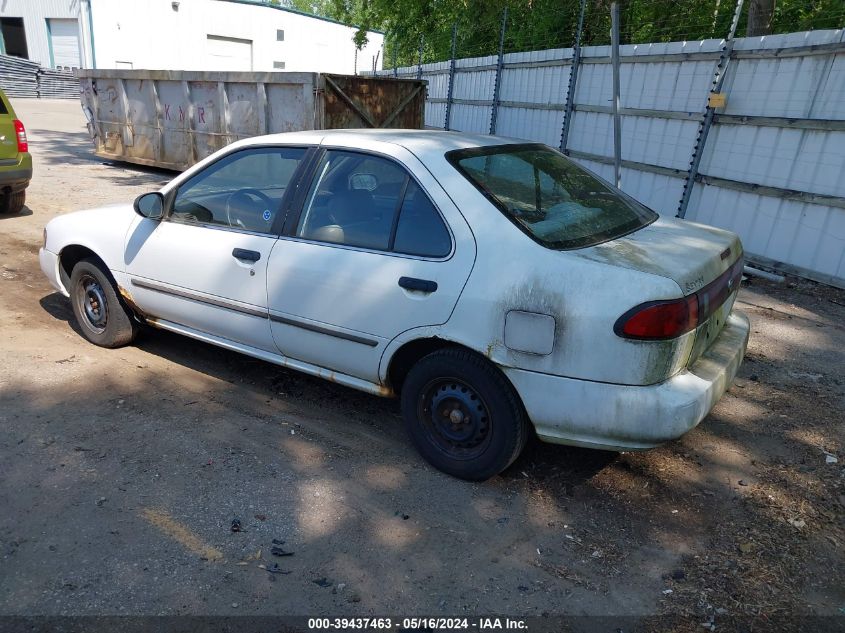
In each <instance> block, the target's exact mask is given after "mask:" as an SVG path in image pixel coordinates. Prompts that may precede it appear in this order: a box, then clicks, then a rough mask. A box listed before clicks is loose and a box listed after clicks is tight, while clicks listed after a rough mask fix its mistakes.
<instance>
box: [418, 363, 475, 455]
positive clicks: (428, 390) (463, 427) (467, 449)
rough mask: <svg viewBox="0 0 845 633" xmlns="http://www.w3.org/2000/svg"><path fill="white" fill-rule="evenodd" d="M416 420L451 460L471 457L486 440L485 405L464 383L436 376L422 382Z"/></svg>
mask: <svg viewBox="0 0 845 633" xmlns="http://www.w3.org/2000/svg"><path fill="white" fill-rule="evenodd" d="M419 419H420V420H421V422H422V424H423V427H424V428H425V430H426V432H427V434H428V436H429V439H430V440H431V442H432V443H433V444H434V445H435V446H436V447H437V448H438V449H440V450H441V451H442V452H444V453H445V454H446V455H448V456H449V457H451V458H453V459H473V458H475V457H478V456H479V455H481V454H482V453H483V452H484V451H485V450H486V448H487V445H488V444H489V442H490V415H489V412H488V410H487V405H486V404H485V403H484V401H483V400H482V399H481V397H480V396H479V395H478V394H477V393H476V392H475V390H474V389H473V388H472V387H470V386H469V385H468V384H467V383H465V382H463V381H461V380H457V379H454V378H439V379H436V380H433V381H431V382H430V383H428V385H426V387H425V389H424V391H423V397H422V399H421V402H420V411H419Z"/></svg>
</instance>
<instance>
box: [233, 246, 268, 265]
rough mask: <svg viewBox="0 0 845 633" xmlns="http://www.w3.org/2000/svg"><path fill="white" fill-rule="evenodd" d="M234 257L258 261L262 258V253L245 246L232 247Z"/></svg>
mask: <svg viewBox="0 0 845 633" xmlns="http://www.w3.org/2000/svg"><path fill="white" fill-rule="evenodd" d="M232 257H234V258H235V259H242V260H244V261H248V262H257V261H258V260H259V259H261V253H259V252H258V251H250V250H247V249H245V248H234V249H232Z"/></svg>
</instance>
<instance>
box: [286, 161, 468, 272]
mask: <svg viewBox="0 0 845 633" xmlns="http://www.w3.org/2000/svg"><path fill="white" fill-rule="evenodd" d="M296 236H297V237H301V238H304V239H310V240H315V241H319V242H330V243H335V244H343V245H346V246H357V247H360V248H369V249H373V250H380V251H394V252H399V253H404V254H408V255H418V256H422V257H445V256H446V255H448V254H449V252H450V251H451V248H452V242H451V237H450V235H449V231H448V229H446V226H445V225H444V224H443V220H442V219H441V218H440V214H439V213H438V212H437V209H436V208H435V207H434V205H433V204H432V203H431V201H430V200H429V199H428V196H426V194H425V193H424V192H423V190H422V189H421V188H420V186H419V185H418V184H417V183H416V181H414V180H413V179H411V177H410V176H409V174H408V173H407V172H406V171H405V169H404V168H403V167H401V166H400V165H398V164H396V163H394V162H393V161H390V160H387V159H385V158H380V157H378V156H370V155H367V154H361V153H357V152H347V151H342V150H328V151H327V152H326V153H325V156H324V157H323V159H322V161H321V162H320V164H319V165H318V167H317V173H316V177H315V179H314V183H313V184H312V185H311V189H310V191H309V192H308V195H307V196H306V199H305V205H304V207H303V211H302V215H301V216H300V218H299V224H298V226H297V228H296Z"/></svg>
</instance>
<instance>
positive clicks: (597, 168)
mask: <svg viewBox="0 0 845 633" xmlns="http://www.w3.org/2000/svg"><path fill="white" fill-rule="evenodd" d="M836 42H845V30H843V29H839V30H835V31H834V30H829V31H809V32H806V33H789V34H785V35H775V36H766V37H758V38H744V39H742V38H741V39H737V40H736V41H735V46H734V50H735V51H736V52H737V53H739V57H737V58H735V59H733V60H732V61H731V63H730V66H729V70H728V76H727V78H726V83H725V88H724V90H725V92H726V94H727V107H726V108H725V109H724V114H727V115H744V116H769V117H796V118H809V119H822V120H834V121H843V120H845V54H843V51H842V50H841V49H840V50H839V52H838V53H825V54H810V55H803V54H799V55H797V56H790V55H787V56H786V57H781V58H759V57H747V56H743V55H742V52H743V51H749V50H758V49H770V50H771V49H784V48H786V49H788V48H790V47H804V46H812V45H823V44H831V43H836ZM723 45H724V42H723V41H722V40H704V41H700V42H670V43H659V44H658V43H655V44H643V45H628V46H622V47H621V48H620V54H621V56H622V60H623V62H624V63H623V64H622V85H621V102H622V107H623V108H633V109H645V110H658V111H659V110H664V111H668V112H671V113H674V115H678V113H686V114H687V115H688V116H689V118H688V119H680V118H657V117H649V116H642V115H639V116H638V115H634V114H630V113H629V114H624V115H623V116H622V137H623V143H622V152H623V154H622V157H623V160H627V161H634V162H639V163H645V164H650V165H655V166H658V167H665V168H670V169H675V170H677V176H672V175H666V174H658V173H653V172H651V171H646V170H638V169H634V168H631V167H624V166H623V169H622V188H623V189H624V190H625V191H626V192H628V193H629V194H631V195H632V196H634V197H635V198H637V199H638V200H641V201H642V202H643V203H644V204H646V205H648V206H650V207H651V208H653V209H655V210H656V211H658V212H660V213H662V214H666V215H674V214H675V212H676V210H677V208H678V202H679V200H680V198H681V195H682V191H683V184H684V180H683V178H682V176H683V175H684V173H685V172H686V170H687V169H688V168H689V163H690V158H691V156H692V152H693V148H694V145H695V142H696V137H697V129H698V125H697V124H698V121H699V120H700V118H701V117H702V116H703V113H704V110H705V105H706V101H707V95H708V93H709V90H710V88H711V86H712V80H713V72H714V70H715V67H716V63H717V62H716V60H715V59H712V60H710V59H707V60H700V59H698V60H695V59H693V60H690V59H682V58H680V57H679V59H678V61H674V60H671V59H670V60H661V61H648V62H646V61H643V62H638V61H634V60H633V59H634V58H636V57H637V56H640V55H672V54H679V55H686V54H689V53H718V52H719V51H720V50H721V47H722V46H723ZM786 52H787V53H788V51H786ZM582 54H583V59H584V62H583V64H582V66H581V67H580V71H579V76H578V85H577V87H576V94H575V104H576V105H575V113H574V116H573V119H572V123H571V128H570V132H569V142H568V148H569V149H571V150H573V151H579V152H584V153H588V154H593V155H599V156H603V157H605V158H610V157H612V155H613V150H612V121H611V117H610V115H609V114H606V113H603V112H591V111H587V110H578V106H579V105H581V106H585V105H586V106H600V107H607V106H608V105H609V104H610V98H611V94H610V93H611V67H610V64H607V63H596V61H595V60H594V59H592V58H597V57H598V58H605V57H608V56H609V55H610V47H609V46H593V47H585V48H584V49H582ZM779 54H780V53H779ZM571 57H572V50H571V49H554V50H548V51H530V52H524V53H510V54H507V55H505V56H504V62H505V64H506V65H505V68H504V69H503V72H502V85H501V92H500V100H501V101H502V102H505V104H506V105H503V106H500V108H499V112H498V129H497V134H499V135H501V136H510V137H516V138H524V139H529V140H535V141H541V142H544V143H546V144H548V145H551V146H553V147H557V145H558V143H559V140H560V134H561V125H562V122H563V109H562V106H563V104H564V103H565V99H566V88H567V83H568V80H569V72H570V66H569V65H568V64H566V62H567V61H569V60H571ZM550 60H557V61H561V62H563V64H562V65H551V66H550V65H548V62H549V61H550ZM543 62H546V63H545V64H544V63H543ZM491 63H495V57H486V58H474V59H470V60H459V61H458V62H457V64H456V66H457V67H458V68H467V67H472V66H481V65H485V64H491ZM513 63H520V64H522V63H528V64H534V66H533V67H531V66H519V67H513V66H511V67H508V66H507V64H513ZM448 67H449V63H448V62H439V63H437V64H426V65H424V66H423V71H424V73H426V74H424V75H423V77H424V78H425V79H428V80H429V82H430V84H429V98H434V99H436V101H435V102H434V103H432V102H429V103H428V104H427V106H426V125H427V126H432V127H441V128H442V127H443V119H444V115H445V103H444V101H445V98H446V94H447V88H448ZM401 70H402V71H405V72H408V73H412V74H414V73H416V67H408V68H407V69H401ZM433 70H437V71H438V74H428V73H429V72H430V71H433ZM390 72H391V71H384V74H387V73H390ZM491 74H492V71H482V70H479V71H475V72H473V73H458V75H457V76H456V83H455V95H454V96H455V98H456V99H471V100H475V101H490V100H491V99H492V94H493V88H492V83H491V82H490V80H489V76H490V75H491ZM508 102H511V103H513V102H519V103H536V104H540V105H541V106H543V107H542V108H527V107H522V106H516V105H507V103H508ZM555 105H557V106H560V107H559V108H555ZM488 117H489V108H488V107H485V106H469V105H462V104H453V107H452V123H453V128H454V129H462V130H467V131H470V130H471V131H480V132H484V131H486V130H485V129H484V122H485V121H489V118H488ZM576 160H577V162H579V163H580V164H582V165H584V166H585V167H587V168H588V169H591V170H592V171H594V172H596V173H598V174H599V175H600V176H602V177H603V178H605V179H607V180H611V179H612V178H613V168H612V166H611V165H609V164H606V163H604V162H596V161H590V160H583V159H576ZM701 173H702V174H703V175H705V176H713V177H719V178H725V179H729V180H734V181H740V182H744V183H749V184H751V185H762V186H769V187H776V188H780V189H786V190H794V191H803V192H807V193H811V194H824V195H832V196H838V197H845V132H842V131H818V130H805V129H799V128H783V127H775V126H771V125H769V126H763V125H741V124H737V123H735V122H734V123H730V122H727V121H725V122H718V121H717V123H716V125H715V126H714V127H713V129H712V131H711V133H710V136H709V138H708V141H707V144H706V146H705V150H704V154H703V156H702V161H701ZM687 218H688V219H689V220H694V221H698V222H703V223H706V224H712V225H714V226H720V227H723V228H727V229H730V230H733V231H736V232H737V233H739V235H740V236H741V237H742V239H743V242H744V244H745V248H746V252H747V253H749V254H750V255H752V256H759V257H760V258H761V259H762V260H765V261H771V262H775V263H778V262H780V263H783V264H786V265H787V267H791V268H790V269H791V270H795V271H797V272H799V273H802V274H805V275H807V276H810V277H813V278H816V279H821V280H823V281H827V282H830V283H834V284H836V285H840V286H845V255H843V254H844V253H845V209H843V208H840V207H836V206H827V205H824V204H817V203H809V202H803V201H795V200H792V199H782V198H781V197H777V196H774V195H762V194H757V193H754V192H749V191H738V190H735V189H731V188H726V187H722V186H716V185H713V184H702V183H696V184H695V186H694V188H693V192H692V196H691V200H690V206H689V210H688V213H687Z"/></svg>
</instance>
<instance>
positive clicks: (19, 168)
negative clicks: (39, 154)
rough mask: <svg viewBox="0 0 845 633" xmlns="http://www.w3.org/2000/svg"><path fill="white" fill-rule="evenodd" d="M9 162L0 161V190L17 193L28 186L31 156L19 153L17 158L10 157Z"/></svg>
mask: <svg viewBox="0 0 845 633" xmlns="http://www.w3.org/2000/svg"><path fill="white" fill-rule="evenodd" d="M9 162H10V163H11V164H6V161H0V192H4V193H17V192H18V191H23V190H24V189H26V188H27V187H28V186H29V181H30V180H32V157H31V156H30V155H29V154H20V155H19V157H18V160H17V161H15V160H14V159H11V160H10V161H9Z"/></svg>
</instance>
